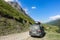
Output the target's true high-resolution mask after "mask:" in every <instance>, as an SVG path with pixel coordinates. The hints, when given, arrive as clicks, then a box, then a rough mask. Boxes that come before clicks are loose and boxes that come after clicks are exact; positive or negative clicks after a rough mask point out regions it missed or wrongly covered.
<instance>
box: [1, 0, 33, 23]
mask: <svg viewBox="0 0 60 40" xmlns="http://www.w3.org/2000/svg"><path fill="white" fill-rule="evenodd" d="M0 13H2V14H3V15H8V16H11V17H13V18H16V19H17V20H20V18H23V19H24V20H28V21H29V22H31V23H34V20H32V19H31V18H29V17H27V16H26V15H24V14H23V12H21V11H20V12H18V11H17V10H15V9H14V8H12V7H11V6H10V5H9V4H7V3H6V2H4V1H3V0H0Z"/></svg>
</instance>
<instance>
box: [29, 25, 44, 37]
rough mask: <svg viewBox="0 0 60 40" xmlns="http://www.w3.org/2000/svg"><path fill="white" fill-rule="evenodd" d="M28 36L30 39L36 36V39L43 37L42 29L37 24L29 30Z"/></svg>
mask: <svg viewBox="0 0 60 40" xmlns="http://www.w3.org/2000/svg"><path fill="white" fill-rule="evenodd" d="M29 29H30V30H29V35H30V36H31V37H33V36H37V37H43V36H44V35H45V31H44V27H43V26H41V25H38V24H33V25H31V26H30V28H29Z"/></svg>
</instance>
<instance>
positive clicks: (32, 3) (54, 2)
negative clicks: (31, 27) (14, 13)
mask: <svg viewBox="0 0 60 40" xmlns="http://www.w3.org/2000/svg"><path fill="white" fill-rule="evenodd" d="M18 3H20V5H21V7H22V8H23V9H24V10H25V11H26V13H27V14H28V15H30V16H31V17H32V18H33V19H34V20H35V21H41V22H43V23H44V22H48V21H50V20H55V19H57V18H60V0H18Z"/></svg>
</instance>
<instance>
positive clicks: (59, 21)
mask: <svg viewBox="0 0 60 40" xmlns="http://www.w3.org/2000/svg"><path fill="white" fill-rule="evenodd" d="M47 24H51V25H55V26H60V19H57V20H54V21H50V22H49V23H47Z"/></svg>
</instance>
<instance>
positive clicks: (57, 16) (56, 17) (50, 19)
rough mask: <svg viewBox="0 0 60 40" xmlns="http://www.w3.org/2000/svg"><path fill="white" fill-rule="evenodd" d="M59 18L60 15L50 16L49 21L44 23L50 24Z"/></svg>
mask: <svg viewBox="0 0 60 40" xmlns="http://www.w3.org/2000/svg"><path fill="white" fill-rule="evenodd" d="M59 18H60V15H55V16H50V17H49V18H48V19H47V20H45V21H43V23H46V22H50V21H53V20H56V19H59Z"/></svg>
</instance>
